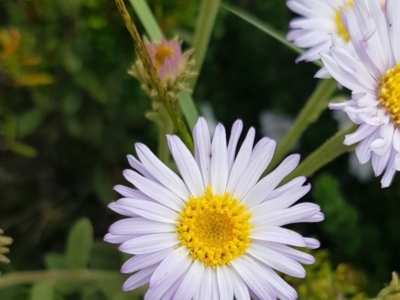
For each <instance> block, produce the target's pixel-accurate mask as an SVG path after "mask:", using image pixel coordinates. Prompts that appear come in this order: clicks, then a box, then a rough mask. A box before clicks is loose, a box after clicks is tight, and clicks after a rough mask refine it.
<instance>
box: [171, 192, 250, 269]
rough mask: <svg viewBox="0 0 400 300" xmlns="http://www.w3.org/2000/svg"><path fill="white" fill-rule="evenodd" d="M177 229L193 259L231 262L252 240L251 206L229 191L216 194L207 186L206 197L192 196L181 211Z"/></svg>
mask: <svg viewBox="0 0 400 300" xmlns="http://www.w3.org/2000/svg"><path fill="white" fill-rule="evenodd" d="M179 215H180V219H179V222H178V226H177V230H176V232H177V233H178V235H179V240H180V242H181V244H182V245H186V246H187V247H188V248H189V249H190V255H191V256H192V258H193V259H199V260H201V261H203V262H204V264H205V265H207V266H209V267H215V266H216V265H223V264H227V263H229V262H230V261H231V260H232V259H234V258H235V257H238V256H240V255H242V254H244V253H245V252H246V250H247V248H248V246H249V243H250V237H249V236H250V228H251V224H250V222H249V219H250V218H251V216H252V215H251V213H250V212H249V210H248V208H247V207H246V206H245V205H243V204H240V203H239V201H238V200H237V199H236V198H234V199H231V198H230V196H229V193H226V194H225V195H223V196H216V195H213V194H212V192H211V187H207V189H206V192H205V194H204V196H202V197H199V198H194V197H193V196H192V197H190V199H189V201H188V202H187V203H186V207H185V209H184V210H183V211H182V212H180V214H179Z"/></svg>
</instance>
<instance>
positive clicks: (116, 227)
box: [109, 217, 176, 235]
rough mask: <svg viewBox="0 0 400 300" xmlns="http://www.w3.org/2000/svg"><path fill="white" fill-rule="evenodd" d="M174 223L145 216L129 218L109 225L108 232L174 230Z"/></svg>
mask: <svg viewBox="0 0 400 300" xmlns="http://www.w3.org/2000/svg"><path fill="white" fill-rule="evenodd" d="M175 229H176V225H175V224H171V223H162V222H155V221H152V220H148V219H145V218H140V217H138V218H129V219H123V220H119V221H117V222H115V223H114V224H112V225H111V227H110V229H109V232H110V233H114V234H132V235H134V234H137V235H141V234H151V233H159V232H174V231H175Z"/></svg>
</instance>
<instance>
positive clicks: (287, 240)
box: [250, 226, 306, 247]
mask: <svg viewBox="0 0 400 300" xmlns="http://www.w3.org/2000/svg"><path fill="white" fill-rule="evenodd" d="M250 238H251V239H255V240H262V241H268V242H276V243H282V244H287V245H291V246H297V247H306V241H305V239H304V238H303V237H302V236H301V235H300V234H298V233H297V232H294V231H292V230H289V229H286V228H281V227H273V226H259V227H256V228H253V229H252V230H251V232H250Z"/></svg>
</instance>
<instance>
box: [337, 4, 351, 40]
mask: <svg viewBox="0 0 400 300" xmlns="http://www.w3.org/2000/svg"><path fill="white" fill-rule="evenodd" d="M347 7H350V8H353V7H354V3H353V1H349V2H347V5H346V6H341V7H339V8H338V9H337V10H336V13H335V23H336V29H337V32H338V33H339V35H340V36H341V37H342V38H343V39H344V40H345V41H346V42H349V41H350V37H349V34H348V33H347V31H346V28H344V26H343V23H342V19H341V17H340V10H341V9H342V10H343V11H346V8H347Z"/></svg>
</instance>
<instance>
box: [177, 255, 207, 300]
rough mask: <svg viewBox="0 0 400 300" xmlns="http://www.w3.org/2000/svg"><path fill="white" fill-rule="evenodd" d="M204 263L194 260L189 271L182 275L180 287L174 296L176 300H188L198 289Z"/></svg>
mask: <svg viewBox="0 0 400 300" xmlns="http://www.w3.org/2000/svg"><path fill="white" fill-rule="evenodd" d="M203 272H204V263H203V262H200V261H199V260H194V261H193V264H192V266H191V267H190V268H189V271H188V272H187V273H186V274H185V275H184V277H183V280H182V282H181V285H180V286H179V288H178V290H177V291H176V293H175V295H174V299H177V300H190V299H192V298H193V296H194V295H195V293H196V292H197V290H198V289H199V286H200V283H201V280H202V278H203Z"/></svg>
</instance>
